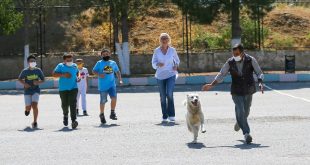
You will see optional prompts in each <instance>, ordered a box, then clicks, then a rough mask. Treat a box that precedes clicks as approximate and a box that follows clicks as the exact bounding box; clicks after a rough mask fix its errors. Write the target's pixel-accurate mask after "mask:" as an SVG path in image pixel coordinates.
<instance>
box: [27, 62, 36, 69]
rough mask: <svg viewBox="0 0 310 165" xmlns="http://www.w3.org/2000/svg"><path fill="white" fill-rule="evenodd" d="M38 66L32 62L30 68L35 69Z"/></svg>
mask: <svg viewBox="0 0 310 165" xmlns="http://www.w3.org/2000/svg"><path fill="white" fill-rule="evenodd" d="M36 66H37V63H36V62H30V63H29V67H30V68H34V67H36Z"/></svg>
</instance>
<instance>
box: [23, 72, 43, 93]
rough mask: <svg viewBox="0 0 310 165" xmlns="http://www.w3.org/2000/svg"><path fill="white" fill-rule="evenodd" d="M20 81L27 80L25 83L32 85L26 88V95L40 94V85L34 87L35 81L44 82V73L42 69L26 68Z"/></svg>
mask: <svg viewBox="0 0 310 165" xmlns="http://www.w3.org/2000/svg"><path fill="white" fill-rule="evenodd" d="M18 79H22V80H25V83H27V84H28V85H30V88H27V89H26V88H25V93H24V94H25V95H33V94H34V93H40V87H39V85H34V84H33V81H34V80H36V81H38V80H44V75H43V72H42V70H41V69H40V68H34V69H30V68H25V69H24V70H23V71H22V72H21V73H20V74H19V76H18Z"/></svg>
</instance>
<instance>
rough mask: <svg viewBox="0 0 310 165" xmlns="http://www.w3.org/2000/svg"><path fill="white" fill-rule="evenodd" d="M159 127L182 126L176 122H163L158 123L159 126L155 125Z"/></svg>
mask: <svg viewBox="0 0 310 165" xmlns="http://www.w3.org/2000/svg"><path fill="white" fill-rule="evenodd" d="M155 125H157V126H163V127H172V126H176V125H180V124H178V123H176V122H161V123H158V124H155Z"/></svg>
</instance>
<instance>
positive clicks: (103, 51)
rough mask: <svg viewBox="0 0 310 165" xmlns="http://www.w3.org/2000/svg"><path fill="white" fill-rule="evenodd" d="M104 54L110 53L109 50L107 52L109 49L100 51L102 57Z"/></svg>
mask: <svg viewBox="0 0 310 165" xmlns="http://www.w3.org/2000/svg"><path fill="white" fill-rule="evenodd" d="M105 52H108V53H110V50H109V49H106V48H104V49H102V50H101V55H102V53H105Z"/></svg>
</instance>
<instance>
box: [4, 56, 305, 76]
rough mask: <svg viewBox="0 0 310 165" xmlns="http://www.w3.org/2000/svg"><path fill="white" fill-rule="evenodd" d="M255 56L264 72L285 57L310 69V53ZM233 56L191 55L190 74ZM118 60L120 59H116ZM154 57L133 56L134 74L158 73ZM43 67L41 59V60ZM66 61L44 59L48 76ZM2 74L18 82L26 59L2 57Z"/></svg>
mask: <svg viewBox="0 0 310 165" xmlns="http://www.w3.org/2000/svg"><path fill="white" fill-rule="evenodd" d="M248 54H250V55H252V56H254V57H255V58H256V59H257V60H258V62H259V64H260V65H261V67H262V69H263V70H266V71H270V70H282V71H283V70H284V66H285V64H284V61H285V55H295V56H296V70H310V51H284V50H283V51H269V52H264V53H262V52H259V51H257V52H248ZM230 56H231V54H230V53H229V52H218V53H199V54H191V55H190V56H189V71H190V72H192V73H200V72H216V71H219V70H220V68H221V66H222V65H223V64H224V63H225V62H226V60H227V59H228V58H229V57H230ZM179 57H180V60H181V65H180V72H186V71H187V62H186V59H187V57H186V55H185V54H179ZM76 58H83V59H84V61H85V64H86V67H87V68H88V69H89V70H91V69H92V67H93V66H94V65H95V64H96V62H97V61H98V60H100V57H99V56H75V59H76ZM113 58H114V59H116V61H117V57H113ZM151 59H152V55H132V56H131V59H130V61H131V73H132V74H153V73H154V72H155V71H154V70H153V68H152V66H151ZM37 61H38V66H40V59H39V58H38V59H37ZM60 62H62V57H60V56H50V57H44V58H43V71H44V74H45V75H46V76H50V75H51V73H52V71H53V69H54V68H55V66H56V65H57V64H58V63H60ZM0 65H1V68H2V69H1V72H2V73H1V74H0V80H6V79H15V78H17V77H18V75H19V73H20V71H21V70H22V69H23V57H19V56H12V57H9V56H8V57H0Z"/></svg>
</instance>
